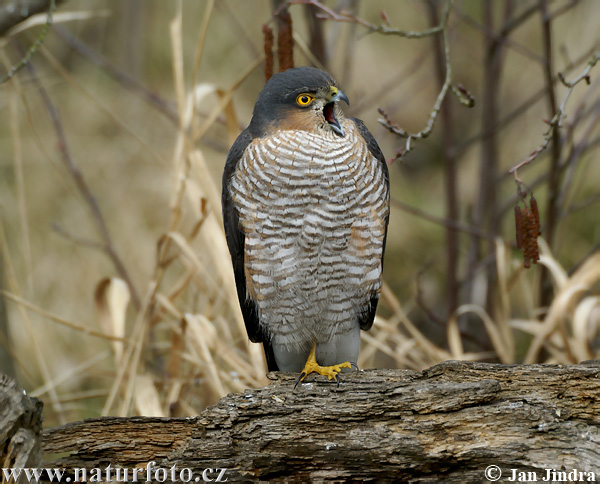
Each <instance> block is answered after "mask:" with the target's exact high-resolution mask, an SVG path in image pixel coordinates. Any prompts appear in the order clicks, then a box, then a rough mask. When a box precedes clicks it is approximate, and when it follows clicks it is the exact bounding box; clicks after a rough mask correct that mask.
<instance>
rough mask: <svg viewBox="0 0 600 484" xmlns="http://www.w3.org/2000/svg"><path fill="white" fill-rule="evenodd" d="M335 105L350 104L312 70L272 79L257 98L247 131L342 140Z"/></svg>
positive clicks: (323, 74)
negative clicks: (294, 132) (292, 132)
mask: <svg viewBox="0 0 600 484" xmlns="http://www.w3.org/2000/svg"><path fill="white" fill-rule="evenodd" d="M338 101H345V102H346V104H350V102H349V101H348V97H347V96H346V94H344V93H343V92H342V91H341V90H340V89H339V88H338V87H337V86H336V83H335V81H334V80H333V78H332V77H331V76H330V75H329V74H327V73H326V72H323V71H321V70H319V69H315V68H314V67H296V68H294V69H288V70H287V71H284V72H281V73H279V74H276V75H274V76H273V77H272V78H271V79H270V80H269V82H267V84H266V85H265V87H264V88H263V90H262V91H261V92H260V94H259V95H258V99H257V100H256V104H255V105H254V113H253V115H252V121H251V123H250V128H251V129H253V130H254V132H255V133H256V135H257V136H262V135H264V134H268V133H270V132H273V131H276V130H288V129H290V130H301V131H309V132H316V133H327V132H329V133H334V134H336V135H337V136H342V137H343V136H344V135H345V133H344V128H343V126H342V121H343V119H344V115H343V113H342V110H341V109H340V108H339V106H338Z"/></svg>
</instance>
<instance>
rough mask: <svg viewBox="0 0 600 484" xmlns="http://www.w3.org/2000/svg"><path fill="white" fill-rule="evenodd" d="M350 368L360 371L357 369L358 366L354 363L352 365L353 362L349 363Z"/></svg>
mask: <svg viewBox="0 0 600 484" xmlns="http://www.w3.org/2000/svg"><path fill="white" fill-rule="evenodd" d="M350 366H351V367H352V368H356V371H360V368H359V367H358V365H357V364H356V363H354V362H353V361H351V362H350Z"/></svg>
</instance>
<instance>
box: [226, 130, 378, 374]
mask: <svg viewBox="0 0 600 484" xmlns="http://www.w3.org/2000/svg"><path fill="white" fill-rule="evenodd" d="M344 129H345V130H346V133H347V134H346V136H345V137H343V138H342V137H339V136H337V135H335V134H333V133H332V134H331V135H329V134H328V133H325V134H324V135H320V134H315V133H309V132H306V131H277V132H276V133H275V134H274V135H271V136H269V137H267V138H260V139H255V140H254V141H252V143H250V145H249V146H248V148H247V149H246V151H245V154H244V156H243V157H242V158H241V160H240V161H239V163H238V166H237V169H236V171H235V173H234V175H233V177H232V179H231V182H230V183H231V186H230V190H231V194H232V199H233V203H234V205H235V207H236V209H237V211H238V215H239V219H240V224H241V226H242V230H243V232H244V234H245V254H244V257H245V271H246V287H247V297H250V298H252V299H254V300H255V301H256V302H257V306H258V311H259V319H260V322H261V325H262V328H263V329H264V331H265V333H266V335H268V337H270V338H271V340H272V342H273V343H274V345H279V346H283V347H284V349H285V348H287V349H288V350H289V351H292V350H293V349H294V348H302V349H303V350H302V351H306V354H307V353H308V350H310V347H311V345H312V343H313V342H317V358H319V345H326V344H327V343H328V342H331V341H333V340H335V339H336V338H339V337H343V335H344V334H350V333H351V334H356V335H358V334H359V328H358V317H359V314H361V313H364V311H365V310H366V309H367V308H368V305H369V303H370V298H371V296H372V294H373V292H378V291H379V290H380V287H381V272H382V253H383V245H384V235H385V220H386V217H387V215H388V211H389V193H388V188H387V184H386V183H385V179H384V177H385V174H384V171H383V167H382V166H381V164H380V162H379V161H378V160H377V159H376V158H374V157H373V155H372V154H371V153H370V152H369V150H368V148H367V146H366V144H365V142H364V140H363V138H362V137H361V136H360V134H359V133H358V132H357V130H356V128H355V126H354V123H353V122H351V121H346V122H345V126H344ZM353 338H354V336H353ZM358 338H359V336H358ZM358 344H359V342H358V343H356V344H355V346H356V347H357V348H356V351H355V352H356V355H355V359H354V360H351V361H356V358H357V356H358V346H357V345H358ZM323 347H325V346H323ZM276 355H277V352H276ZM338 357H339V356H338ZM304 359H305V358H304ZM326 359H327V358H326ZM342 361H346V360H342ZM279 363H280V369H284V370H285V369H286V368H281V366H282V365H281V362H279ZM303 363H304V361H301V365H302V364H303ZM334 363H340V361H337V362H333V363H327V362H325V364H334ZM283 366H285V365H283ZM301 368H302V366H300V369H301ZM295 371H299V369H298V370H295Z"/></svg>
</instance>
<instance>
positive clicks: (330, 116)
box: [323, 86, 350, 137]
mask: <svg viewBox="0 0 600 484" xmlns="http://www.w3.org/2000/svg"><path fill="white" fill-rule="evenodd" d="M337 101H344V102H345V103H346V104H348V105H350V101H349V100H348V96H346V94H345V93H344V91H341V90H340V89H338V88H337V87H334V86H332V87H331V100H330V101H329V102H328V103H327V104H325V107H324V108H323V116H325V120H326V121H327V122H328V123H329V126H331V128H332V129H333V131H335V132H336V133H337V134H338V135H340V136H342V137H343V136H345V133H344V129H343V128H342V125H341V124H340V122H339V121H338V120H337V118H336V117H335V110H334V109H333V108H334V106H335V103H336V102H337Z"/></svg>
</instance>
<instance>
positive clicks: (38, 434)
mask: <svg viewBox="0 0 600 484" xmlns="http://www.w3.org/2000/svg"><path fill="white" fill-rule="evenodd" d="M41 447H42V402H40V401H39V400H38V399H37V398H32V397H30V396H28V395H27V394H26V393H25V392H24V391H23V389H21V388H19V387H18V386H17V383H16V382H15V380H13V379H12V378H9V377H8V376H5V375H0V468H11V467H35V466H37V465H39V464H40V463H41V460H42V459H41V457H42V455H41ZM0 482H4V481H3V480H2V475H0Z"/></svg>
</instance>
